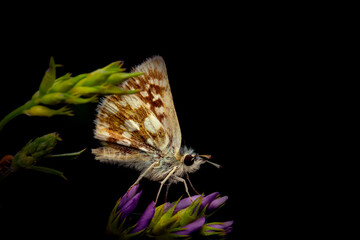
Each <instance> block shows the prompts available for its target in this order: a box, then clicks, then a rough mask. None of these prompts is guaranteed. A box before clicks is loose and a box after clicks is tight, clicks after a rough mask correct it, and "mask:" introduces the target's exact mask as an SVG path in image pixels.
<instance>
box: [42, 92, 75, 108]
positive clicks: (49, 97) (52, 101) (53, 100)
mask: <svg viewBox="0 0 360 240" xmlns="http://www.w3.org/2000/svg"><path fill="white" fill-rule="evenodd" d="M68 97H70V96H69V95H68V94H64V93H49V94H46V95H44V96H43V97H41V98H40V99H39V100H38V101H39V103H42V104H46V105H56V104H59V103H61V102H62V101H64V100H65V99H66V98H68Z"/></svg>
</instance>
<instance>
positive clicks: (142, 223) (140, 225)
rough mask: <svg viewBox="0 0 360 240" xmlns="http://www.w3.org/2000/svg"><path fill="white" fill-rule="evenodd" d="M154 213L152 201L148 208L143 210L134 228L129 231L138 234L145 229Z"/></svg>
mask: <svg viewBox="0 0 360 240" xmlns="http://www.w3.org/2000/svg"><path fill="white" fill-rule="evenodd" d="M154 213H155V202H154V201H152V202H151V203H150V204H149V206H148V207H147V208H146V209H145V212H144V213H143V215H141V217H140V218H139V221H138V222H137V225H136V227H135V228H134V229H133V230H132V231H131V232H132V233H136V232H140V231H141V230H143V229H145V228H146V227H147V226H148V224H149V222H150V220H151V219H152V217H153V216H154Z"/></svg>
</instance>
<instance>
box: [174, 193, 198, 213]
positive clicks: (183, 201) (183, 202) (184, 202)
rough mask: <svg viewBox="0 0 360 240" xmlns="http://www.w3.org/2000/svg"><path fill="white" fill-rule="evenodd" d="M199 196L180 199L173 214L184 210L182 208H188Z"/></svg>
mask: <svg viewBox="0 0 360 240" xmlns="http://www.w3.org/2000/svg"><path fill="white" fill-rule="evenodd" d="M200 196H201V195H194V196H191V199H190V197H187V198H184V199H181V200H180V201H179V202H178V204H177V205H176V207H175V210H174V213H176V212H178V211H180V210H182V209H184V208H187V207H188V206H190V204H191V203H192V202H193V201H195V200H196V199H197V198H198V197H200Z"/></svg>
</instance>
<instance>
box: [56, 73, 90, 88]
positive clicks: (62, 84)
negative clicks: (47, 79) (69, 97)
mask: <svg viewBox="0 0 360 240" xmlns="http://www.w3.org/2000/svg"><path fill="white" fill-rule="evenodd" d="M87 75H88V74H80V75H78V76H76V77H73V78H69V79H64V80H60V78H59V79H57V80H56V82H55V83H54V85H53V86H52V87H51V88H50V90H49V92H68V91H69V90H70V89H71V88H73V87H74V86H75V84H76V83H78V82H79V81H80V80H82V79H84V78H85V77H86V76H87Z"/></svg>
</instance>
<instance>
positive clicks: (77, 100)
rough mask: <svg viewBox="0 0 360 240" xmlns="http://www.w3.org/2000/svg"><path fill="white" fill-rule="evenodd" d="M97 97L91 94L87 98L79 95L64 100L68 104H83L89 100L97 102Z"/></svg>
mask: <svg viewBox="0 0 360 240" xmlns="http://www.w3.org/2000/svg"><path fill="white" fill-rule="evenodd" d="M97 101H98V98H97V97H96V96H92V97H89V98H81V97H75V96H74V97H71V98H68V99H66V100H65V102H66V103H68V104H84V103H89V102H97Z"/></svg>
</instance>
